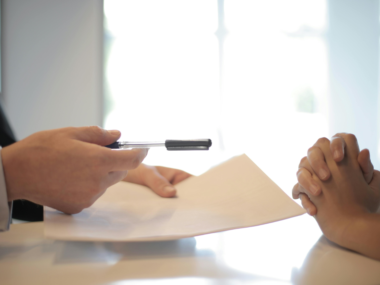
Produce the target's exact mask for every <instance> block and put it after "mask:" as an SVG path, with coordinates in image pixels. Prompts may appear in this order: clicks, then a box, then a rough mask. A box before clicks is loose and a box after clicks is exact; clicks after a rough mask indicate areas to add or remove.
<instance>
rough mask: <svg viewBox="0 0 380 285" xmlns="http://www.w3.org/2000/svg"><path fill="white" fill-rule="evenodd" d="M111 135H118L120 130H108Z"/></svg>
mask: <svg viewBox="0 0 380 285" xmlns="http://www.w3.org/2000/svg"><path fill="white" fill-rule="evenodd" d="M108 132H109V133H110V134H111V135H113V136H118V135H120V131H118V130H110V131H108Z"/></svg>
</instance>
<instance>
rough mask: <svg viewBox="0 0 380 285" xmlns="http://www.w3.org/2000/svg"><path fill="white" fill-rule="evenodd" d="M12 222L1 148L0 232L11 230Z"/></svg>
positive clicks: (10, 203)
mask: <svg viewBox="0 0 380 285" xmlns="http://www.w3.org/2000/svg"><path fill="white" fill-rule="evenodd" d="M11 222H12V202H8V196H7V188H6V185H5V177H4V170H3V161H2V158H1V147H0V232H4V231H7V230H9V225H10V224H11Z"/></svg>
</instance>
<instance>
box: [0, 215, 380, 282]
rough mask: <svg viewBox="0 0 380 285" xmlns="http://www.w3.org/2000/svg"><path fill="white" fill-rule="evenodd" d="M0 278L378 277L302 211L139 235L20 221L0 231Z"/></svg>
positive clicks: (379, 267)
mask: <svg viewBox="0 0 380 285" xmlns="http://www.w3.org/2000/svg"><path fill="white" fill-rule="evenodd" d="M0 284H2V285H6V284H30V285H31V284H38V285H41V284H56V285H59V284H65V285H67V284H91V285H96V284H117V285H129V284H137V285H142V284H144V285H145V284H169V285H170V284H181V285H182V284H185V285H186V284H202V285H203V284H263V285H264V284H265V285H275V284H345V285H347V284H380V262H378V261H375V260H372V259H369V258H366V257H363V256H361V255H359V254H356V253H353V252H350V251H348V250H345V249H342V248H340V247H338V246H336V245H334V244H332V243H331V242H329V241H328V240H327V239H326V238H324V237H323V236H321V232H320V230H319V228H318V226H317V224H316V223H315V221H314V220H313V218H311V217H308V216H306V215H304V216H300V217H296V218H292V219H289V220H285V221H281V222H277V223H272V224H268V225H263V226H258V227H254V228H248V229H241V230H234V231H228V232H223V233H217V234H211V235H206V236H200V237H196V238H188V239H182V240H176V241H163V242H141V243H94V242H66V241H54V240H47V239H45V238H44V236H43V223H28V224H17V225H12V227H11V230H10V231H9V232H7V233H2V234H0Z"/></svg>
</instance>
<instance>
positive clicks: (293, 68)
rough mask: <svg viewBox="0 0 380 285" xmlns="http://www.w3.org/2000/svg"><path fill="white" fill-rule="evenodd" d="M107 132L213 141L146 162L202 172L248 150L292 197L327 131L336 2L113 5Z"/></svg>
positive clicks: (142, 0) (115, 0)
mask: <svg viewBox="0 0 380 285" xmlns="http://www.w3.org/2000/svg"><path fill="white" fill-rule="evenodd" d="M104 5H105V33H106V37H105V39H106V41H105V50H106V55H105V70H106V74H105V87H106V88H105V90H106V107H105V118H104V126H105V128H107V129H119V130H121V131H122V139H124V140H165V139H191V138H211V139H212V140H213V143H214V144H213V146H212V147H211V149H210V151H209V152H167V151H166V150H163V149H160V150H158V149H152V150H150V153H149V155H148V157H147V159H146V161H145V162H146V163H149V164H156V165H165V166H170V167H177V168H181V169H184V170H186V171H188V172H191V173H193V174H200V173H202V172H204V171H206V170H207V169H208V168H210V167H212V166H213V165H215V164H217V163H219V162H220V161H223V160H225V159H227V158H229V157H231V156H233V155H236V154H240V153H247V154H248V155H249V156H250V157H251V159H252V160H253V161H254V162H255V163H257V164H258V165H259V166H260V167H261V168H262V169H263V170H264V171H265V172H266V173H267V174H268V175H269V176H270V177H271V178H272V179H273V180H274V181H275V182H276V183H277V184H278V185H279V186H280V187H281V188H282V189H283V190H284V191H285V192H286V193H288V194H289V195H290V193H291V189H292V186H293V185H294V184H295V183H296V177H295V172H296V170H297V167H298V163H299V161H300V159H301V158H302V157H303V156H305V154H306V150H307V149H308V147H310V146H311V145H312V144H313V143H314V142H315V140H316V139H317V138H318V137H321V136H327V135H328V128H327V126H328V125H327V109H328V106H327V95H326V89H327V83H326V81H327V55H326V43H325V34H326V1H321V0H289V1H283V0H266V1H261V0H260V1H253V0H225V1H221V0H219V1H216V0H192V1H178V0H159V1H158V0H105V1H104Z"/></svg>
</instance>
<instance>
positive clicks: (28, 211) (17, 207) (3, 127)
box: [0, 104, 43, 222]
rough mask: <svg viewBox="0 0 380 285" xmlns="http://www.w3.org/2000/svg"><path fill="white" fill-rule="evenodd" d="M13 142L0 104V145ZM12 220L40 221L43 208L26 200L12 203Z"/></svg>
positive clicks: (3, 145) (14, 140)
mask: <svg viewBox="0 0 380 285" xmlns="http://www.w3.org/2000/svg"><path fill="white" fill-rule="evenodd" d="M15 142H16V139H15V136H14V134H13V132H12V129H11V127H10V125H9V123H8V120H7V118H6V116H5V113H4V111H3V108H2V106H1V104H0V145H1V146H2V147H6V146H8V145H10V144H13V143H15ZM12 218H14V219H19V220H23V221H30V222H37V221H42V220H43V207H42V206H41V205H37V204H34V203H32V202H29V201H27V200H16V201H13V211H12Z"/></svg>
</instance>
